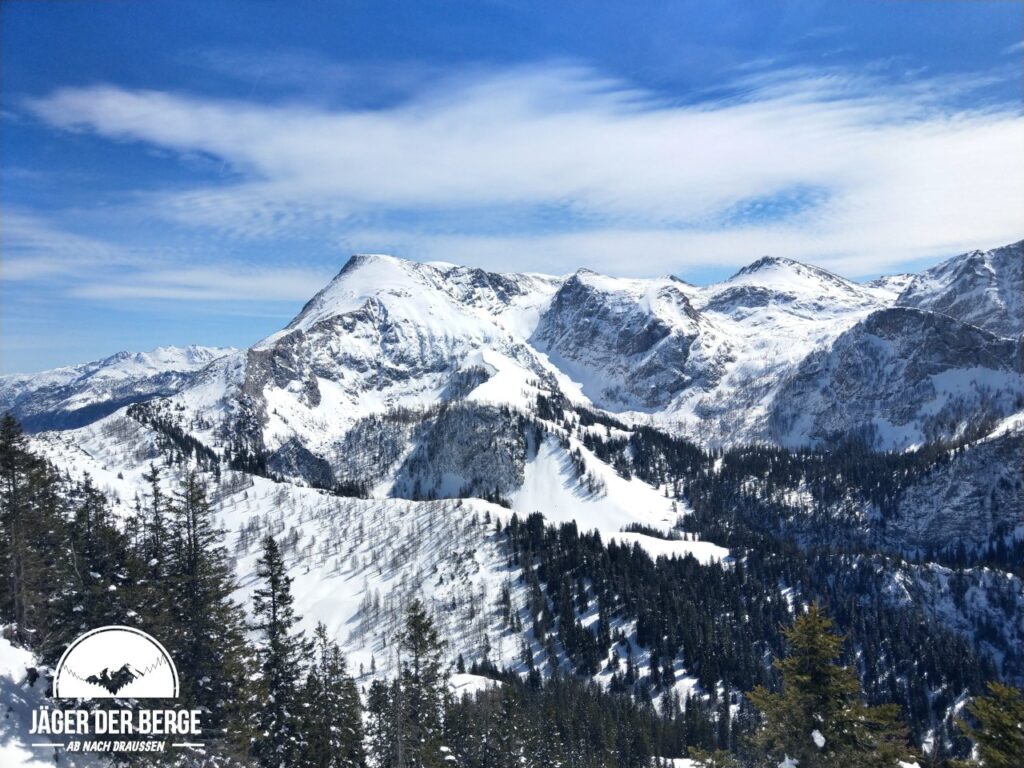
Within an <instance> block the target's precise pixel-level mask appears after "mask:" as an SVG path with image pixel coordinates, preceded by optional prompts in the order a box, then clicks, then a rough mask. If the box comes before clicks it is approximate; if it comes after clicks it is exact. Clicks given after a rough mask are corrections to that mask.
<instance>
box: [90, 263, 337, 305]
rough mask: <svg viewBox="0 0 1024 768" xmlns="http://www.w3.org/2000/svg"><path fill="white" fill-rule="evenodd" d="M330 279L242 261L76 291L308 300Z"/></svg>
mask: <svg viewBox="0 0 1024 768" xmlns="http://www.w3.org/2000/svg"><path fill="white" fill-rule="evenodd" d="M328 279H330V275H329V274H318V273H317V272H314V271H311V270H308V269H289V268H252V267H245V266H243V265H240V264H235V265H226V264H225V265H220V266H216V267H196V266H193V267H187V266H186V267H180V268H172V269H156V270H144V271H141V272H139V273H137V274H134V275H131V276H129V277H127V278H124V277H118V278H115V279H114V280H111V281H102V282H100V281H96V282H90V283H86V284H83V285H81V286H79V287H78V288H75V289H73V290H72V292H71V295H73V296H78V297H81V298H87V299H129V300H146V299H169V300H174V301H236V302H237V301H306V300H308V299H309V298H310V297H311V296H312V295H313V294H314V293H316V292H317V291H318V290H319V289H320V288H322V287H323V286H324V283H325V282H326V281H327V280H328Z"/></svg>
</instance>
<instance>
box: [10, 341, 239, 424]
mask: <svg viewBox="0 0 1024 768" xmlns="http://www.w3.org/2000/svg"><path fill="white" fill-rule="evenodd" d="M234 351H235V350H233V349H231V348H226V347H201V346H196V345H192V346H188V347H157V348H156V349H154V350H152V351H151V352H118V353H116V354H114V355H111V356H110V357H107V358H104V359H102V360H94V361H92V362H89V363H83V364H81V365H74V366H67V367H63V368H54V369H53V370H49V371H43V372H42V373H36V374H10V375H7V376H0V411H10V412H12V413H13V414H14V415H15V416H16V417H18V418H19V419H20V420H21V421H22V423H23V425H24V426H25V427H26V429H30V430H35V429H53V428H65V427H76V426H81V425H82V424H87V423H88V422H89V421H93V420H95V419H97V418H100V417H102V416H104V415H106V414H107V413H110V412H111V411H113V410H115V409H116V408H119V407H121V406H122V405H125V404H127V403H132V402H138V401H139V400H145V399H148V398H150V397H157V396H166V395H170V394H173V393H174V392H177V391H178V390H180V389H181V388H182V387H184V386H185V385H186V384H188V383H190V382H191V381H192V379H193V376H194V374H195V373H196V372H198V371H200V370H202V369H203V368H205V367H206V366H207V365H209V364H210V363H212V362H213V361H215V360H218V359H219V358H221V357H224V356H225V355H228V354H230V353H232V352H234Z"/></svg>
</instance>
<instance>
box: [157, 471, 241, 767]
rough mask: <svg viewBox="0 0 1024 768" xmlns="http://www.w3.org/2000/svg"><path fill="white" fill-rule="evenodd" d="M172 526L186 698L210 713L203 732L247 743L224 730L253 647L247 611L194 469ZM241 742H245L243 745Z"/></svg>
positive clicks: (178, 648)
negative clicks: (249, 641) (247, 634)
mask: <svg viewBox="0 0 1024 768" xmlns="http://www.w3.org/2000/svg"><path fill="white" fill-rule="evenodd" d="M168 522H169V525H168V528H169V530H170V532H171V540H172V542H173V545H172V546H171V547H170V549H171V555H170V556H169V557H168V556H167V555H161V560H163V561H166V569H167V572H168V575H169V576H170V578H169V579H168V582H167V585H168V586H167V590H166V591H167V592H168V593H169V595H170V596H171V605H172V606H173V609H172V610H171V617H172V619H173V626H174V630H173V633H172V634H171V635H170V638H169V639H168V642H169V643H170V644H171V645H172V646H173V649H174V653H175V658H176V659H177V663H178V672H179V674H180V676H181V684H182V696H183V698H184V699H185V701H187V702H188V703H189V704H190V705H191V706H194V707H199V708H202V709H204V710H205V711H206V712H207V714H206V716H205V721H204V730H208V731H212V732H214V733H218V734H220V735H221V736H222V737H226V738H227V739H228V741H229V742H233V747H234V750H235V751H239V750H241V749H242V748H243V744H244V742H242V738H243V736H242V734H240V733H238V732H237V729H236V732H233V733H231V734H228V733H227V728H228V721H230V720H237V719H238V715H239V713H240V709H239V708H240V706H241V702H243V701H244V699H245V687H246V681H247V679H248V676H249V675H248V669H247V667H248V665H249V664H250V663H251V659H250V650H249V648H248V645H247V644H246V641H245V624H244V620H243V618H242V616H243V614H242V609H241V607H240V606H239V605H238V604H236V603H235V602H234V601H233V600H232V599H231V595H232V593H233V592H234V591H235V588H236V584H235V579H234V568H233V564H232V563H231V561H230V560H229V558H228V554H227V551H226V550H225V548H224V544H223V539H224V532H223V531H222V530H221V529H219V528H217V527H216V526H215V524H214V521H213V513H212V512H211V511H210V506H209V503H208V502H207V498H206V491H205V489H204V487H203V485H202V483H201V482H200V479H199V477H198V475H197V474H196V473H195V472H192V471H189V472H187V473H186V474H185V477H184V481H183V485H182V488H181V490H180V491H179V492H178V493H177V494H176V498H175V500H174V503H173V504H172V505H171V507H170V519H169V521H168ZM240 742H242V743H240Z"/></svg>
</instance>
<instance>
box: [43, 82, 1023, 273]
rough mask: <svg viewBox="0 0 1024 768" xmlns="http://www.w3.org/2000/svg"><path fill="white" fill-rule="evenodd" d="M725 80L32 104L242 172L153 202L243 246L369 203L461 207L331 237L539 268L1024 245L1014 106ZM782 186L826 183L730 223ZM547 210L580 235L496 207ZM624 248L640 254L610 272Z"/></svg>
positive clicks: (334, 226)
mask: <svg viewBox="0 0 1024 768" xmlns="http://www.w3.org/2000/svg"><path fill="white" fill-rule="evenodd" d="M737 86H738V87H739V88H741V89H742V95H741V96H736V97H733V98H729V99H724V100H720V101H716V102H711V103H708V102H702V103H697V104H673V103H666V102H664V101H663V100H660V99H658V98H656V97H655V96H654V95H652V94H650V93H645V92H642V91H639V90H636V89H634V88H630V87H629V86H628V85H626V84H623V83H621V82H617V81H611V80H608V79H603V78H601V77H599V76H597V75H596V74H595V73H593V72H591V71H588V70H585V69H581V68H578V67H577V68H573V67H565V66H556V67H549V68H546V69H545V68H533V69H528V70H516V71H512V72H504V73H490V74H488V75H484V76H481V75H475V76H466V77H464V78H462V79H461V80H457V81H451V82H446V83H445V84H444V85H443V87H438V88H435V89H433V90H430V91H428V92H424V93H422V94H421V95H420V96H419V97H417V98H415V99H412V100H409V101H406V102H403V103H401V104H399V105H396V106H393V107H391V108H388V109H382V110H373V111H370V110H364V111H356V110H345V109H329V108H323V107H321V108H312V107H309V106H305V105H290V106H281V105H265V104H257V103H251V102H246V101H223V100H214V99H205V98H198V97H195V96H189V95H185V94H176V93H167V92H158V91H139V90H126V89H123V88H118V87H113V86H96V87H91V88H72V89H63V90H59V91H57V92H55V93H53V94H52V95H50V96H48V97H46V98H43V99H38V100H35V101H33V102H31V104H30V108H31V110H32V111H33V112H34V113H35V114H36V115H37V116H39V117H40V118H42V119H44V120H46V121H48V122H49V123H51V124H53V125H55V126H59V127H62V128H65V129H69V130H78V131H89V132H94V133H97V134H99V135H102V136H106V137H109V138H111V139H117V140H125V141H137V142H143V143H145V144H148V145H154V146H157V147H161V148H164V149H170V150H174V151H177V152H180V153H183V154H191V153H196V152H199V153H205V154H208V155H212V156H214V157H217V158H220V159H221V160H223V161H224V162H225V163H227V164H228V165H229V166H230V167H231V168H232V169H233V170H234V171H236V172H237V174H240V176H241V178H242V179H243V180H242V181H241V182H237V183H226V184H224V185H221V186H216V187H200V188H195V189H192V190H189V191H186V192H166V193H162V194H160V195H159V196H158V201H156V202H155V203H153V205H154V210H159V211H160V212H161V214H162V215H169V216H171V217H173V218H174V219H175V220H176V221H179V222H186V223H188V224H193V225H195V224H200V225H205V226H214V227H217V228H219V229H222V230H224V231H228V232H231V233H234V234H237V235H242V236H246V237H257V238H273V237H275V236H279V235H280V234H281V233H296V232H302V231H304V230H308V229H310V228H311V227H324V228H326V229H327V230H329V231H333V232H334V233H335V235H337V234H339V233H341V232H343V231H346V232H347V231H348V229H349V228H351V227H353V226H355V225H354V224H353V222H358V221H360V220H361V218H362V217H365V216H368V215H370V214H371V213H373V212H379V211H385V212H396V213H403V212H405V213H408V212H414V213H416V214H417V215H419V216H421V217H422V216H429V215H430V214H431V213H443V214H445V215H447V216H449V217H450V216H451V215H452V212H461V214H462V216H463V220H464V221H465V222H466V226H465V227H464V228H462V230H461V232H457V233H456V234H453V235H444V236H439V235H432V234H430V233H429V230H425V229H416V228H406V229H405V230H404V231H403V230H400V229H396V228H395V227H391V228H389V229H387V230H385V231H383V232H372V231H369V230H366V229H362V230H361V231H356V232H351V233H349V234H348V236H347V239H348V240H349V241H353V242H354V241H359V243H360V245H361V246H365V247H366V248H369V249H371V250H382V249H383V248H381V247H378V245H375V243H373V242H367V238H368V237H371V236H377V237H378V239H379V241H380V242H382V243H385V244H386V243H387V242H388V241H394V242H402V243H409V248H410V249H411V252H410V253H408V254H407V255H411V256H417V257H421V258H446V259H449V260H454V261H460V260H462V261H467V262H469V263H481V262H482V261H483V260H486V261H488V262H494V264H496V265H503V266H506V267H507V266H509V265H512V266H516V267H518V266H520V264H519V263H518V262H519V261H521V260H529V258H531V257H529V256H525V257H524V256H523V253H524V250H529V251H532V252H533V253H541V252H543V253H547V254H548V258H546V259H545V260H544V264H546V265H547V269H549V270H552V271H568V270H569V269H572V268H574V267H575V266H578V265H581V264H587V265H592V266H596V267H598V268H602V269H605V268H606V269H608V271H619V272H622V271H627V270H628V271H638V270H642V271H645V272H659V271H669V270H673V271H678V270H680V269H685V267H687V266H689V265H695V264H707V263H713V264H738V263H743V262H747V261H749V260H751V259H752V258H754V257H756V256H758V255H761V254H764V253H774V254H777V255H785V256H790V257H793V258H800V259H804V260H808V261H812V262H815V263H819V264H826V265H830V266H833V267H840V266H841V267H845V268H846V272H847V273H848V274H864V273H869V272H876V271H880V270H884V269H892V268H896V267H897V266H898V265H899V264H901V263H905V262H907V261H909V260H913V259H919V258H923V257H929V256H935V255H938V254H949V253H954V252H957V251H959V250H964V249H967V248H970V247H976V246H983V245H996V244H1000V243H1004V242H1009V241H1012V240H1017V239H1019V238H1020V236H1021V230H1022V229H1024V226H1022V225H1024V220H1022V216H1021V213H1020V212H1021V211H1022V210H1024V118H1022V116H1021V114H1020V110H1019V109H1017V108H1012V109H1011V108H1003V109H997V108H989V109H977V110H972V111H965V110H954V109H952V108H948V107H945V106H943V105H944V104H946V103H949V101H950V99H949V97H951V96H952V95H954V94H951V93H950V90H951V89H955V88H960V87H964V85H963V83H952V82H951V81H940V80H929V81H924V80H917V81H916V82H914V83H913V84H912V85H905V86H892V85H886V84H883V83H882V82H881V81H878V80H874V79H871V78H869V77H865V76H857V77H852V76H849V75H845V74H843V73H838V72H824V73H822V72H818V73H813V72H808V71H800V72H786V73H781V74H780V73H773V74H771V75H770V76H764V75H760V76H756V77H755V76H753V75H751V76H749V77H748V78H747V79H746V80H745V81H744V82H742V83H738V84H737ZM793 189H815V190H820V194H819V195H818V197H817V198H816V200H815V202H814V203H813V204H811V205H808V206H805V207H803V208H800V209H799V210H797V211H794V212H792V213H790V214H789V215H787V216H778V217H776V218H772V219H763V218H762V219H756V218H754V219H748V220H741V221H737V220H735V219H734V218H733V217H732V216H731V213H730V212H732V211H734V210H735V208H736V207H737V206H738V205H742V204H744V203H745V202H746V201H751V200H757V199H766V200H769V201H770V200H771V198H773V197H774V196H777V195H782V194H786V193H788V192H790V191H791V190H793ZM544 206H564V207H566V208H568V209H569V210H571V211H572V212H573V213H574V214H575V215H576V216H577V217H578V218H580V219H583V220H586V221H588V222H591V223H592V224H591V226H592V228H591V229H590V230H587V231H583V232H576V233H573V234H555V235H552V234H544V235H536V234H532V233H531V232H530V231H529V230H528V229H526V228H524V227H523V226H522V225H521V224H520V223H516V222H521V219H516V220H515V221H513V220H512V214H511V211H513V210H514V211H519V212H521V211H522V210H524V209H529V208H530V207H536V208H540V207H544ZM485 210H486V211H488V212H489V215H490V216H491V218H492V219H493V216H494V211H498V212H500V211H502V210H508V211H510V214H509V215H510V223H509V226H508V228H507V231H506V232H504V233H501V234H499V235H495V236H478V235H471V234H466V233H467V232H469V233H471V232H472V231H473V230H472V226H471V225H472V222H473V220H474V216H475V214H476V213H477V212H480V211H485ZM416 243H419V245H418V246H417V245H416ZM444 248H447V249H449V250H448V251H447V252H439V251H443V249H444ZM427 251H429V252H427ZM463 254H464V256H463ZM474 254H476V255H475V256H474ZM622 254H642V256H643V259H644V261H643V262H642V263H641V262H638V261H635V260H632V259H631V260H629V261H627V262H626V263H625V264H624V265H620V264H617V263H616V259H617V257H618V258H621V255H622ZM522 266H527V265H526V264H523V265H522Z"/></svg>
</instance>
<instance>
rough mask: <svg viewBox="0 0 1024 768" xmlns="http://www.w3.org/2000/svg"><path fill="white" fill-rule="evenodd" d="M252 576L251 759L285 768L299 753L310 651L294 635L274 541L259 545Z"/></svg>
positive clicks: (289, 599) (292, 613)
mask: <svg viewBox="0 0 1024 768" xmlns="http://www.w3.org/2000/svg"><path fill="white" fill-rule="evenodd" d="M256 575H257V577H258V578H259V579H260V582H261V586H260V587H258V588H257V589H256V591H255V592H254V593H253V614H254V616H255V622H254V624H253V629H255V630H256V631H257V632H258V633H259V634H260V638H261V639H260V642H259V644H258V645H257V658H258V662H259V670H260V681H259V687H258V691H257V694H256V699H255V704H256V707H255V709H256V712H255V717H254V728H255V731H256V734H255V737H254V739H253V745H252V754H253V756H254V757H255V758H256V761H257V763H258V764H259V765H260V766H264V768H281V767H282V766H284V767H290V766H292V765H296V764H297V763H298V758H299V756H300V755H301V754H302V750H303V748H304V744H303V740H302V733H301V721H300V718H301V714H302V713H301V696H300V685H301V682H302V673H303V666H304V661H305V659H306V657H307V656H308V655H309V651H310V649H309V644H308V642H307V641H306V640H305V637H304V635H303V633H301V632H296V631H295V625H296V624H297V623H298V622H299V617H298V616H296V615H295V609H294V608H293V607H292V603H293V598H292V593H291V583H292V579H291V577H289V576H288V572H287V569H286V568H285V563H284V558H283V557H282V555H281V550H280V548H279V547H278V545H277V542H276V541H275V540H274V538H273V536H269V535H268V536H266V537H265V538H264V539H263V556H262V557H261V558H260V559H259V561H258V562H257V564H256Z"/></svg>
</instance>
